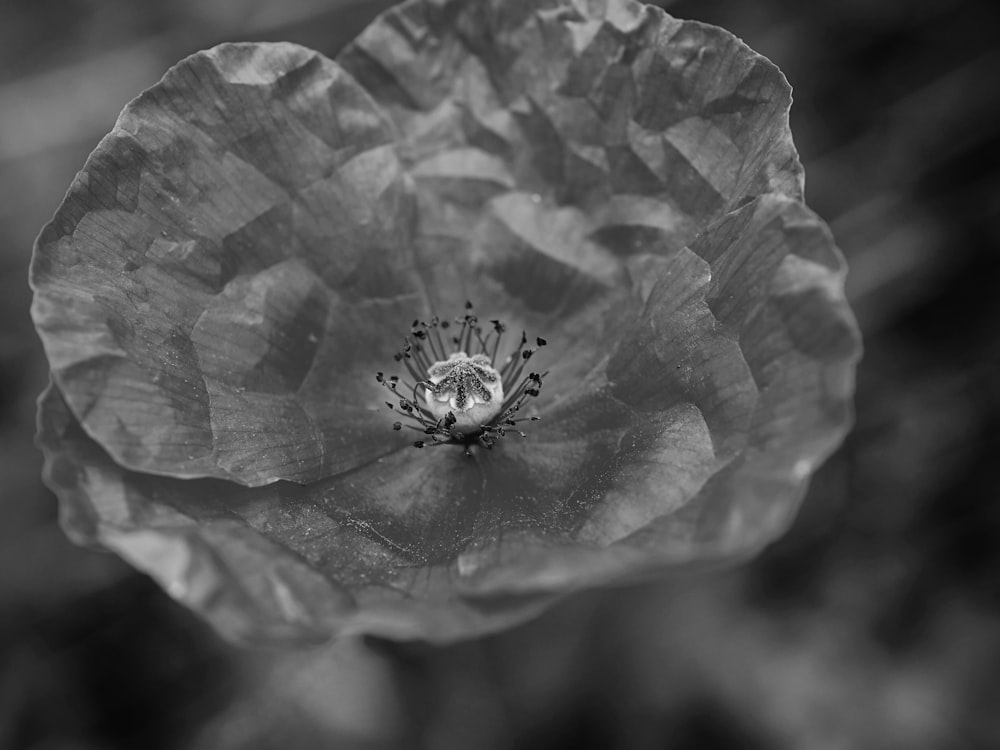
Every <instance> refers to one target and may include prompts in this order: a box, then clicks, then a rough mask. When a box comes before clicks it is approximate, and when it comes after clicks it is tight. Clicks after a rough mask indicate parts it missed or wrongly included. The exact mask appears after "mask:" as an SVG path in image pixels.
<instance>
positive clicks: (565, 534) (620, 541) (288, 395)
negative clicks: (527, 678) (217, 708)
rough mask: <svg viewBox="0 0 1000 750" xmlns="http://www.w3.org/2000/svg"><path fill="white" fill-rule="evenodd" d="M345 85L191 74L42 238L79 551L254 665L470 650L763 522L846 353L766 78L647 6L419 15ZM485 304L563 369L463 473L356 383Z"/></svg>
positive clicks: (505, 6)
mask: <svg viewBox="0 0 1000 750" xmlns="http://www.w3.org/2000/svg"><path fill="white" fill-rule="evenodd" d="M338 63H339V65H338V64H335V63H331V62H330V61H327V60H325V59H323V58H322V57H321V56H319V55H317V54H316V53H312V52H309V51H306V50H302V49H301V48H297V47H295V46H293V45H223V46H222V47H219V48H216V49H215V50H212V51H210V52H208V53H202V54H200V55H197V56H195V57H193V58H190V59H189V60H187V61H185V62H183V63H181V64H180V65H179V66H178V67H177V68H175V69H174V70H173V71H172V72H171V73H169V74H168V75H167V77H166V78H165V79H164V82H162V83H161V84H159V85H158V86H157V87H154V88H153V89H152V90H151V91H149V92H147V93H146V94H144V95H143V97H140V99H139V100H137V101H136V102H135V103H134V104H133V105H131V106H130V108H129V109H128V110H126V113H124V114H123V116H122V119H121V120H120V122H119V127H118V128H117V129H116V131H115V132H113V133H112V134H111V135H110V136H109V137H108V138H107V139H106V140H105V141H104V142H103V143H102V145H101V146H100V147H99V148H98V151H97V152H95V154H94V155H93V156H92V158H91V160H90V161H89V162H88V165H87V166H86V167H85V169H84V172H83V173H82V176H81V178H80V179H79V180H78V181H77V183H75V184H74V187H73V188H72V189H71V191H70V194H69V195H68V196H67V201H66V203H64V206H63V207H62V208H61V209H60V212H59V214H57V216H56V219H55V220H54V221H53V224H52V225H50V226H49V227H47V228H46V230H45V231H43V234H42V236H41V238H40V239H39V245H38V249H37V252H36V256H35V262H34V267H33V283H34V285H35V289H36V304H35V308H34V313H35V316H36V322H37V323H38V326H39V329H40V332H41V335H42V338H43V342H44V343H45V345H46V350H47V353H48V354H49V357H50V361H51V362H52V366H53V378H54V384H55V385H54V388H53V389H52V391H51V392H50V393H49V394H48V396H47V397H46V398H45V399H43V401H42V407H41V414H42V417H41V420H42V428H43V429H42V433H41V438H40V442H41V445H42V447H43V449H44V450H45V452H46V455H47V467H48V469H47V471H48V481H49V483H50V486H52V487H53V488H54V489H55V490H56V492H57V493H58V494H59V495H60V498H61V500H62V503H63V508H64V522H65V524H66V525H67V527H68V528H69V529H70V530H71V533H74V534H75V535H76V536H77V537H78V538H80V539H81V540H83V541H86V542H90V543H97V544H100V545H102V546H106V547H110V548H112V549H115V550H116V551H118V552H119V553H120V554H122V555H123V556H125V557H126V558H127V559H129V560H130V561H132V562H133V563H134V564H135V565H137V566H138V567H140V568H142V569H144V570H147V571H148V572H150V573H151V574H152V575H154V576H156V577H157V578H158V579H159V580H160V581H161V582H162V583H163V584H164V585H165V587H166V588H167V590H168V591H170V592H171V593H172V594H174V595H175V596H177V597H178V598H180V599H181V600H183V601H185V602H187V603H188V604H189V605H191V606H192V607H193V608H195V609H196V610H198V611H200V612H203V613H204V614H206V615H207V616H208V617H209V618H210V619H211V620H212V621H213V622H214V623H215V624H216V625H217V626H218V627H219V628H220V630H222V631H223V632H225V633H226V634H228V635H230V636H232V637H235V638H239V639H241V640H248V641H253V642H268V643H273V642H294V643H308V642H313V641H315V640H319V639H322V638H324V637H330V636H333V635H337V634H344V633H358V632H371V633H378V634H381V635H385V636H389V637H397V638H428V639H432V640H450V639H454V638H459V637H466V636H470V635H473V634H477V633H481V632H486V631H489V630H492V629H497V628H502V627H505V626H507V625H509V624H512V623H514V622H517V621H519V620H521V619H524V618H525V617H529V616H531V615H533V614H535V613H537V612H539V611H541V609H543V608H544V607H545V606H547V605H548V603H549V602H551V601H552V600H553V599H555V598H557V597H558V596H560V595H562V594H564V593H566V592H568V591H571V590H575V589H579V588H581V587H586V586H592V585H597V584H603V583H607V582H612V581H616V580H623V579H626V578H634V577H637V576H644V575H648V574H651V573H656V572H658V571H662V570H664V569H666V568H680V567H687V566H691V565H699V564H703V563H706V562H717V561H720V560H732V559H739V558H742V557H745V556H746V555H749V554H752V553H753V552H755V551H756V550H758V549H759V548H760V547H761V546H763V545H765V544H767V543H768V542H770V541H772V540H773V539H774V538H776V537H777V536H778V535H780V533H781V532H782V531H783V530H784V529H785V528H786V527H787V524H788V523H789V521H790V519H791V517H792V515H793V514H794V512H795V509H796V507H797V505H798V502H799V500H800V499H801V496H802V493H803V492H804V489H805V487H806V484H807V482H808V479H809V476H810V474H811V472H812V470H813V468H814V467H815V466H816V465H817V464H818V463H819V462H820V461H822V460H823V459H824V458H825V457H826V455H828V454H829V452H830V451H831V450H833V449H834V448H835V447H836V445H837V444H838V443H839V441H840V440H841V439H842V437H843V435H844V433H845V431H846V430H847V428H848V425H849V423H850V416H851V415H850V396H851V392H852V390H853V374H854V366H855V363H856V360H857V357H858V353H859V343H858V335H857V330H856V326H855V324H854V321H853V318H852V316H851V314H850V311H849V310H848V308H847V306H846V303H845V301H844V296H843V276H844V265H843V260H842V259H841V257H840V254H839V252H838V251H837V249H836V247H835V246H834V244H833V241H832V238H831V236H830V234H829V231H828V230H827V229H826V227H825V226H824V225H823V223H822V222H821V221H820V220H819V219H818V218H817V217H816V216H815V215H814V214H812V213H811V212H810V211H809V210H808V209H807V208H805V206H804V205H803V204H802V203H801V197H802V171H801V167H800V165H799V163H798V160H797V156H796V154H795V150H794V146H793V145H792V141H791V135H790V132H789V130H788V107H789V105H790V101H791V98H790V90H789V87H788V85H787V83H786V82H785V80H784V78H783V76H782V75H781V73H780V72H779V71H778V70H777V68H775V67H774V66H773V65H772V64H771V63H770V62H768V61H767V60H765V59H764V58H762V57H761V56H759V55H757V54H756V53H753V52H752V51H751V50H749V49H748V48H747V47H746V46H745V45H743V44H742V43H741V42H739V41H738V40H736V39H735V38H734V37H732V36H731V35H730V34H728V33H727V32H724V31H722V30H720V29H717V28H714V27H710V26H706V25H703V24H698V23H693V22H685V21H678V20H676V19H672V18H670V17H669V16H667V15H666V14H665V13H663V12H662V11H661V10H659V9H657V8H653V7H648V6H642V5H639V4H636V3H632V2H628V0H606V1H604V2H602V1H601V0H588V1H587V2H583V1H582V0H543V2H531V3H524V2H517V1H515V2H510V1H509V0H409V2H406V3H403V4H402V5H400V6H397V7H395V8H393V9H391V10H390V11H388V12H387V13H386V14H384V15H383V16H381V17H380V18H379V19H377V20H376V21H375V22H374V23H373V24H372V26H371V27H369V29H368V30H367V31H366V32H364V33H363V34H362V35H361V37H359V39H358V40H357V41H356V42H355V43H354V44H352V45H351V46H350V47H348V48H347V49H345V51H344V52H343V53H342V55H340V56H339V58H338ZM199 118H200V119H199ZM230 118H231V119H232V123H230V122H229V120H230ZM192 121H195V122H197V123H198V127H192V126H191V122H192ZM317 140H318V141H319V142H320V143H318V144H317V143H316V141H317ZM137 143H138V144H139V146H136V144H137ZM331 144H332V146H331ZM192 155H196V156H197V158H191V157H192ZM237 182H239V183H241V184H243V183H245V184H243V187H241V186H240V185H237ZM112 186H114V189H113V190H112V189H111V187H112ZM136 186H138V188H137V187H136ZM253 186H256V187H257V188H259V189H253V190H249V189H248V188H249V187H253ZM143 190H146V191H148V194H147V193H144V192H143ZM133 193H134V194H135V195H136V196H138V197H137V198H136V197H132V198H130V197H129V196H130V195H132V194H133ZM122 196H124V198H123V197H122ZM129 201H131V202H129ZM133 204H134V205H133ZM130 206H131V207H130ZM161 222H162V223H164V225H165V228H166V229H167V231H168V238H167V239H168V241H167V242H165V243H161V242H159V240H158V239H157V236H156V233H157V231H159V230H160V228H161ZM185 232H186V234H185ZM220 274H221V275H220ZM467 299H472V300H474V301H475V302H476V310H477V312H478V313H479V314H480V316H481V318H482V319H484V320H485V319H490V318H501V319H503V320H504V321H505V322H506V323H508V325H509V328H510V329H511V330H512V331H513V332H514V336H516V335H517V332H519V331H520V329H521V328H524V329H525V330H527V331H528V332H529V333H530V334H531V335H535V334H538V335H543V336H545V338H546V339H547V340H548V342H549V345H548V346H547V347H546V348H545V349H544V350H541V351H540V352H539V353H538V354H537V355H536V356H537V358H538V359H537V361H538V362H539V364H538V365H537V369H539V370H542V369H548V370H550V371H551V372H550V374H549V375H548V376H547V377H546V378H545V387H544V389H543V393H542V396H541V397H540V398H539V399H537V400H535V401H533V402H532V409H534V410H535V413H537V415H539V416H541V417H542V420H541V421H540V422H535V423H530V424H529V425H527V427H526V429H527V430H528V431H529V434H528V437H527V438H525V439H523V440H522V439H521V438H519V437H517V436H513V435H512V436H508V437H507V438H505V439H504V440H502V441H500V442H499V443H498V444H497V445H496V447H495V448H494V449H493V450H492V451H489V452H485V451H481V452H479V453H478V455H477V456H476V457H475V458H473V459H469V458H468V457H466V456H464V455H463V452H462V450H461V449H460V448H454V447H450V446H434V447H430V448H427V449H424V450H416V449H414V448H411V447H409V444H408V443H407V442H406V440H405V438H402V437H401V436H400V435H399V433H394V432H393V431H392V430H391V429H390V425H391V422H392V415H391V413H388V412H387V410H386V409H385V406H384V404H383V403H382V399H383V397H384V395H385V393H386V392H385V391H384V390H380V389H379V388H378V387H377V384H376V382H375V380H374V377H373V375H374V373H375V372H376V371H380V370H385V371H387V372H389V371H391V370H392V368H393V361H392V352H393V351H394V350H396V349H397V348H398V343H397V342H398V339H397V337H398V336H400V335H401V334H403V333H405V332H406V329H407V328H408V327H409V323H410V321H411V320H412V319H413V318H415V317H421V316H429V315H430V314H435V313H436V314H440V315H442V316H443V317H449V316H451V315H453V314H456V313H460V312H461V311H462V310H463V305H464V302H465V300H467ZM178 300H179V301H178ZM178 329H179V330H180V332H178ZM534 362H535V360H533V362H532V366H535V365H534ZM192 394H195V395H192ZM199 477H200V478H199ZM280 480H291V482H290V481H280ZM292 482H297V483H298V484H294V483H292Z"/></svg>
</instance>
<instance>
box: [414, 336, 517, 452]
mask: <svg viewBox="0 0 1000 750" xmlns="http://www.w3.org/2000/svg"><path fill="white" fill-rule="evenodd" d="M427 375H428V379H429V380H430V383H431V386H430V387H425V388H424V402H425V404H426V406H427V409H428V410H429V411H430V412H431V413H432V414H434V416H435V417H436V418H437V419H444V418H445V417H447V415H448V413H449V412H450V413H451V414H453V415H454V418H455V423H454V424H453V425H452V429H455V430H458V431H459V432H462V433H464V434H473V433H475V432H478V431H479V430H480V429H481V428H482V427H483V425H486V424H488V423H489V421H490V420H491V419H493V418H494V417H495V416H496V415H497V414H499V413H500V409H501V407H502V406H503V401H504V394H503V378H501V377H500V373H499V372H497V370H496V369H495V368H494V367H493V365H492V364H491V362H490V358H489V357H488V356H486V355H485V354H475V355H473V356H471V357H470V356H469V355H468V354H466V353H465V352H455V353H454V354H451V355H450V356H449V357H448V359H446V360H444V361H441V362H435V363H434V364H432V365H431V366H430V367H429V368H427Z"/></svg>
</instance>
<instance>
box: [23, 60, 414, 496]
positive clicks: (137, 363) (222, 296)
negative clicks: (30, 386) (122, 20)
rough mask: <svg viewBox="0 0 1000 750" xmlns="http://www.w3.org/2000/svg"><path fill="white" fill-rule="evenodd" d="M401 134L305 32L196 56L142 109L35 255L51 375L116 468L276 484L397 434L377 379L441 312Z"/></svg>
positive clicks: (38, 315)
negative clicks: (397, 140) (416, 229)
mask: <svg viewBox="0 0 1000 750" xmlns="http://www.w3.org/2000/svg"><path fill="white" fill-rule="evenodd" d="M392 140H393V135H392V129H391V126H390V125H389V123H387V122H386V121H385V119H384V117H383V116H382V115H381V114H380V113H379V110H378V108H377V107H376V105H374V104H373V103H372V101H371V100H370V99H369V98H368V96H367V95H366V94H365V93H364V92H363V91H362V90H361V89H360V88H359V87H358V86H357V84H356V83H355V82H354V81H353V80H352V79H351V77H350V76H349V75H348V74H346V73H344V71H342V70H341V69H339V68H338V67H337V66H336V65H335V64H334V63H332V62H330V61H329V60H326V59H325V58H323V57H322V56H321V55H319V54H317V53H315V52H311V51H308V50H305V49H303V48H300V47H296V46H294V45H290V44H273V45H271V44H268V45H252V44H242V45H241V44H235V45H222V46H220V47H217V48H215V49H213V50H210V51H208V52H205V53H199V54H197V55H194V56H193V57H191V58H188V59H187V60H185V61H184V62H182V63H180V64H179V65H178V66H176V67H175V68H174V69H172V70H171V71H170V72H169V73H167V75H166V76H165V77H164V79H163V80H162V81H161V82H160V83H159V84H157V85H156V86H154V87H153V88H152V89H150V90H149V91H147V92H146V93H144V94H143V95H142V96H140V97H139V98H138V99H136V100H135V101H134V102H133V103H132V104H130V105H129V107H128V108H127V109H126V110H125V111H124V112H123V113H122V115H121V117H120V118H119V120H118V123H117V125H116V127H115V130H114V131H113V132H112V133H111V134H110V135H109V136H107V137H106V138H105V139H104V140H103V141H102V142H101V144H100V146H99V147H98V148H97V150H96V151H95V152H94V153H93V154H92V155H91V157H90V159H89V160H88V162H87V165H86V166H85V167H84V169H83V171H82V172H81V173H80V175H79V176H78V177H77V179H76V181H75V182H74V183H73V186H72V187H71V188H70V191H69V193H68V195H67V196H66V199H65V200H64V202H63V205H62V206H61V207H60V209H59V211H58V212H57V214H56V216H55V218H54V219H53V220H52V222H51V223H50V224H49V225H48V226H47V227H46V228H45V229H44V230H43V232H42V234H41V236H40V237H39V240H38V244H37V247H36V252H35V256H34V262H33V267H32V284H33V286H34V289H35V291H36V295H35V302H34V307H33V315H34V318H35V322H36V325H37V327H38V329H39V332H40V334H41V336H42V341H43V343H44V345H45V348H46V352H47V354H48V357H49V361H50V363H51V365H52V369H53V377H54V378H55V380H56V382H57V383H58V384H59V387H60V390H61V391H62V393H63V394H64V395H65V397H66V400H67V402H68V404H69V406H70V408H71V410H72V411H73V413H74V414H75V415H77V416H78V417H79V418H80V419H81V421H82V424H83V426H84V429H85V430H86V431H87V432H88V434H90V435H91V436H93V437H94V438H95V439H96V440H97V441H98V442H99V443H100V444H101V445H102V446H103V447H104V448H105V449H107V450H108V451H109V452H110V453H111V455H112V456H113V457H114V458H115V460H116V461H117V462H119V463H120V464H122V465H123V466H126V467H128V468H131V469H136V470H141V471H148V472H153V473H158V474H169V475H173V476H209V477H219V478H226V479H232V480H235V481H237V482H240V483H242V484H247V485H260V484H264V483H267V482H272V481H274V480H276V479H282V478H283V479H293V480H297V481H308V480H310V479H315V478H318V477H320V476H326V475H328V474H330V473H334V472H337V471H342V470H345V469H348V468H350V467H352V466H354V465H356V464H358V463H362V462H364V461H367V460H370V459H371V458H373V457H374V456H376V455H378V454H379V453H380V452H383V451H385V450H387V439H386V437H387V434H386V432H385V430H384V426H383V425H382V424H381V423H380V422H379V421H378V420H373V419H372V410H373V409H375V408H376V406H377V405H378V404H380V396H381V393H380V390H379V389H378V387H377V384H376V383H374V380H373V374H374V372H375V371H377V370H378V369H380V367H381V365H382V364H383V363H384V362H385V361H386V359H387V358H389V357H391V355H392V352H393V351H394V349H395V348H396V345H395V344H394V342H393V341H392V340H391V338H390V336H391V335H392V334H393V333H394V332H395V327H396V326H397V325H398V322H399V321H400V320H410V319H412V317H413V315H414V314H415V312H417V311H419V310H421V309H423V297H422V294H421V292H420V289H419V285H418V284H417V283H416V281H415V280H416V278H417V275H416V274H415V273H414V271H413V264H412V258H411V256H410V251H409V249H408V238H409V234H410V225H411V221H412V207H411V206H412V201H411V194H410V191H409V188H408V186H407V185H408V183H407V180H406V178H405V176H404V175H403V173H402V171H401V169H400V166H399V163H398V160H397V159H396V156H395V151H394V148H393V143H392ZM388 447H391V446H388Z"/></svg>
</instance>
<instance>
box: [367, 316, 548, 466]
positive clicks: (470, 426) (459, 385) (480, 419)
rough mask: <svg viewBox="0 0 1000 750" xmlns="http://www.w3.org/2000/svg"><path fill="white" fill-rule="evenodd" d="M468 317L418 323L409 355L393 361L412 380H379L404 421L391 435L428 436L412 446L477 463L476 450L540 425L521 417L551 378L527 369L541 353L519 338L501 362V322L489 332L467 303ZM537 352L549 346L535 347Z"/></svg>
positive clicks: (393, 377)
mask: <svg viewBox="0 0 1000 750" xmlns="http://www.w3.org/2000/svg"><path fill="white" fill-rule="evenodd" d="M465 309H466V313H465V315H464V317H461V318H456V319H455V320H454V327H453V323H452V322H451V321H448V320H441V319H439V318H437V317H434V318H432V319H431V321H430V322H424V321H421V320H415V321H413V325H412V327H411V329H410V335H409V336H407V337H405V338H404V345H403V349H402V350H401V351H400V352H398V353H397V354H396V355H395V359H396V361H397V362H400V363H401V364H402V365H403V366H404V367H405V368H406V371H407V374H408V375H409V377H408V378H406V377H403V378H400V376H398V375H391V376H389V377H386V376H385V374H384V373H381V372H379V373H377V374H376V375H375V378H376V380H378V382H379V383H381V384H382V385H383V386H384V387H386V388H388V389H389V390H390V391H392V393H393V395H394V396H395V401H386V402H385V403H386V406H388V407H389V409H391V410H392V411H393V412H395V413H396V414H397V415H398V416H400V417H401V420H400V421H397V422H395V423H394V424H393V429H395V430H401V429H403V428H404V427H405V428H407V429H411V430H416V431H418V432H420V433H422V435H423V436H424V437H423V439H420V440H415V441H414V443H413V444H414V446H416V447H417V448H423V447H425V446H428V445H444V444H448V443H451V444H459V445H464V446H465V452H466V454H468V455H471V447H472V446H473V445H477V444H478V445H480V446H482V447H484V448H492V447H493V445H494V443H496V441H497V440H498V439H499V438H502V437H504V436H506V435H507V434H508V433H509V432H514V433H516V434H517V435H519V436H521V437H526V436H525V434H524V432H522V431H521V430H520V429H518V428H517V425H518V424H519V423H520V422H526V421H536V420H537V419H538V417H537V416H533V415H532V416H527V417H521V416H519V415H518V413H519V412H520V411H521V409H522V407H523V406H524V403H525V401H527V399H529V398H534V397H535V396H537V395H538V393H539V391H540V389H541V387H542V378H543V377H544V376H545V375H547V374H548V373H541V374H539V373H536V372H529V373H528V374H527V375H525V374H524V370H525V366H526V364H527V362H528V360H529V359H531V357H532V355H534V353H535V352H536V351H537V348H529V347H528V345H527V344H528V337H527V334H525V333H524V332H522V333H521V338H520V343H519V344H517V346H516V347H512V348H511V351H509V353H508V354H507V356H505V357H501V356H498V355H499V352H500V347H501V341H502V339H503V335H504V333H505V332H506V330H507V329H506V326H504V324H503V323H501V322H500V321H499V320H491V321H489V323H490V325H489V326H488V327H486V328H484V327H483V326H482V325H480V323H479V319H478V317H477V316H476V315H474V314H473V313H472V303H471V302H466V303H465ZM535 343H536V345H537V347H542V346H545V344H546V342H545V339H542V338H537V339H535Z"/></svg>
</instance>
